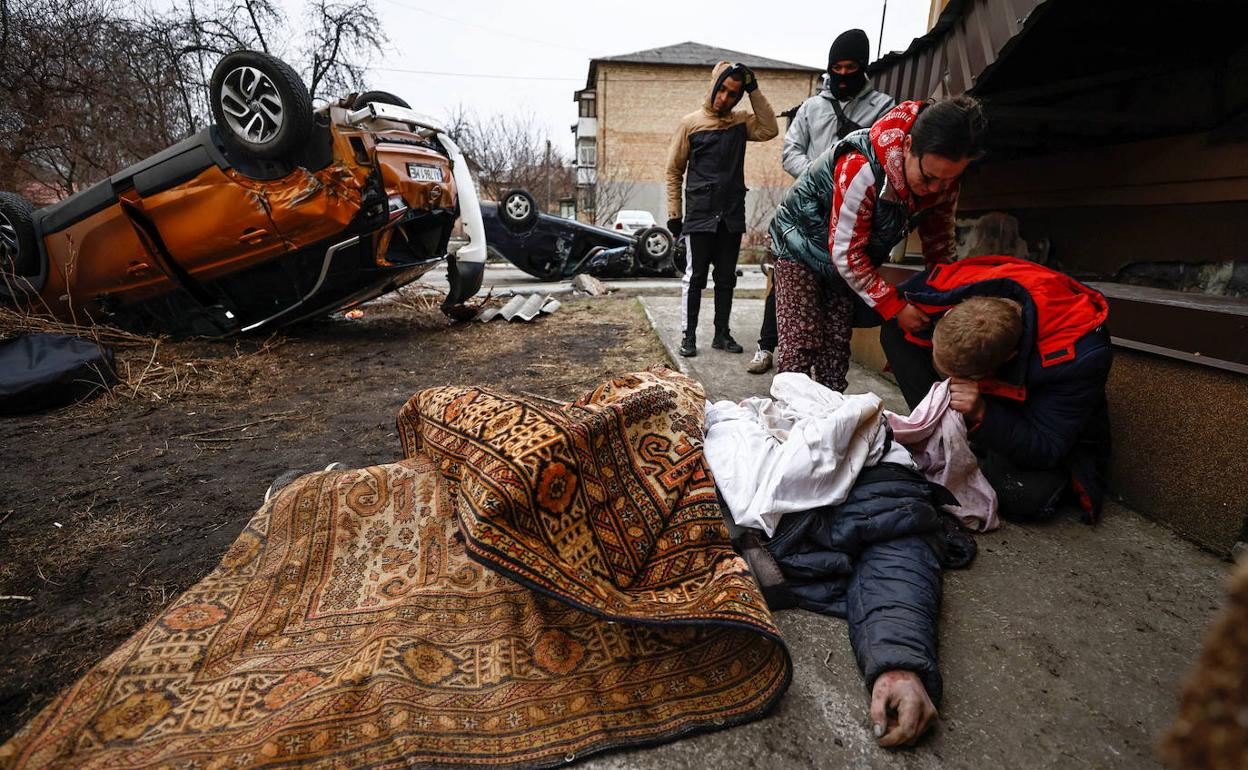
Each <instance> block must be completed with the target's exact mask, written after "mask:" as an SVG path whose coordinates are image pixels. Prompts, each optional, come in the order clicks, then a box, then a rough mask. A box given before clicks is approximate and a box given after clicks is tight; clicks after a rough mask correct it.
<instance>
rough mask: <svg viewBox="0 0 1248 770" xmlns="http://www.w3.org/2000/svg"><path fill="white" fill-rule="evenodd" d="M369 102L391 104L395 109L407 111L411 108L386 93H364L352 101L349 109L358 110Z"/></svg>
mask: <svg viewBox="0 0 1248 770" xmlns="http://www.w3.org/2000/svg"><path fill="white" fill-rule="evenodd" d="M369 102H376V103H378V104H393V105H394V106H395V107H403V108H405V109H409V110H410V109H411V108H412V105H410V104H408V103H407V102H405V101H403V100H402V99H400V98H399V97H397V96H395V95H394V94H392V93H390V92H388V91H365V92H364V93H362V94H360V95H359V96H357V97H355V99H354V100H352V102H351V109H353V110H358V109H360V108H361V107H363V106H364V105H366V104H368V103H369Z"/></svg>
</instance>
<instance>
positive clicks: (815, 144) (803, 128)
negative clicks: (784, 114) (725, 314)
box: [746, 29, 897, 374]
mask: <svg viewBox="0 0 1248 770" xmlns="http://www.w3.org/2000/svg"><path fill="white" fill-rule="evenodd" d="M870 58H871V45H870V43H869V42H868V41H867V33H866V32H863V31H862V30H860V29H851V30H849V31H847V32H842V33H841V34H840V35H839V36H838V37H837V38H836V40H834V41H833V42H832V48H830V49H829V50H828V73H827V75H826V76H825V77H824V84H823V87H822V88H821V89H819V93H817V94H815V95H814V96H812V97H810V98H809V99H807V100H806V101H804V102H802V106H801V107H799V108H798V109H797V114H796V115H794V116H793V122H792V123H790V124H789V130H788V131H786V132H785V134H784V149H783V150H782V151H781V156H780V157H781V163H782V164H783V165H784V170H785V171H787V172H789V173H790V174H792V175H793V177H794V178H797V177H799V176H801V175H802V172H803V171H805V170H806V167H807V166H809V165H810V164H811V161H813V160H814V159H815V158H818V157H819V156H820V155H821V154H822V153H823V151H824V150H826V149H828V148H829V147H831V146H832V145H834V144H836V143H837V142H838V141H840V140H841V139H842V138H844V137H845V135H846V134H848V133H850V132H852V131H856V130H858V129H859V128H867V127H869V126H870V125H871V124H872V123H874V122H875V121H877V120H879V119H880V117H882V116H883V115H884V113H886V112H888V111H889V110H890V109H892V108H893V105H895V104H896V103H897V102H896V101H894V99H893V97H891V96H889V95H888V94H882V93H880V92H879V91H876V90H874V89H873V88H871V85H870V82H869V81H868V80H867V62H868V60H870ZM769 288H770V286H769ZM775 319H776V307H775V295H774V294H773V293H771V292H770V291H769V292H768V293H767V304H766V305H765V306H764V310H763V328H762V329H761V330H760V332H759V338H758V351H757V352H755V353H754V358H753V359H752V360H751V361H750V362H749V364H748V365H747V366H746V371H748V372H749V373H750V374H763V373H764V372H766V371H768V370H769V369H771V364H772V353H773V352H774V351H775V349H776V344H777V342H778V338H777V335H776V320H775Z"/></svg>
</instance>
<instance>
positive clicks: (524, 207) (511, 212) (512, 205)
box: [505, 195, 532, 222]
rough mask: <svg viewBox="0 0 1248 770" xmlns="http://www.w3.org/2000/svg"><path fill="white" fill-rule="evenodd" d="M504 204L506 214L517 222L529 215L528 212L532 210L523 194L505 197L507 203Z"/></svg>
mask: <svg viewBox="0 0 1248 770" xmlns="http://www.w3.org/2000/svg"><path fill="white" fill-rule="evenodd" d="M505 205H506V207H507V214H508V216H510V217H511V218H512V219H514V220H516V221H517V222H520V221H523V220H524V219H525V218H526V217H528V216H529V212H530V211H532V209H531V208H530V207H529V200H528V198H525V197H524V196H523V195H513V196H511V197H510V198H508V199H507V203H506V204H505Z"/></svg>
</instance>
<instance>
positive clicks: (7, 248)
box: [0, 213, 18, 270]
mask: <svg viewBox="0 0 1248 770" xmlns="http://www.w3.org/2000/svg"><path fill="white" fill-rule="evenodd" d="M17 249H18V246H17V228H16V227H14V226H13V222H12V221H10V219H9V218H8V216H6V215H5V214H3V213H0V268H6V269H9V270H12V269H13V268H14V266H16V265H17Z"/></svg>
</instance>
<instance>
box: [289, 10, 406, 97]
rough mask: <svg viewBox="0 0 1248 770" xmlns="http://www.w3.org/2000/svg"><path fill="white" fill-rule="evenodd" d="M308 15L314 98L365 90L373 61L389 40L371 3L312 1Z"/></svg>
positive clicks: (305, 57)
mask: <svg viewBox="0 0 1248 770" xmlns="http://www.w3.org/2000/svg"><path fill="white" fill-rule="evenodd" d="M308 15H309V17H310V18H309V20H308V22H309V24H308V26H309V33H308V37H307V39H306V40H305V41H304V45H303V56H302V59H303V60H304V61H305V62H308V65H309V67H310V70H309V72H308V75H307V82H308V91H309V92H310V93H311V94H312V98H313V99H316V98H317V97H319V96H322V95H323V94H324V93H327V92H328V93H338V92H341V93H346V92H349V91H357V90H362V89H361V84H362V83H363V82H364V70H365V68H366V66H367V64H368V61H369V58H370V57H371V56H372V54H373V53H374V52H376V51H379V50H381V47H382V45H383V44H384V43H385V41H386V36H385V33H383V32H382V31H381V20H380V19H378V18H377V13H376V12H375V11H374V10H373V7H372V5H371V3H370V2H369V0H345V2H332V1H331V0H312V3H311V4H310V6H309V8H308Z"/></svg>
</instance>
